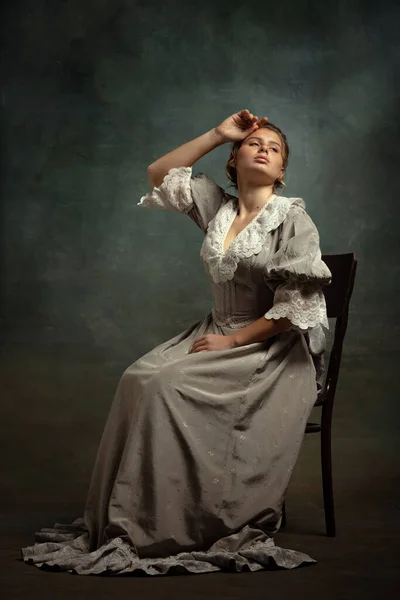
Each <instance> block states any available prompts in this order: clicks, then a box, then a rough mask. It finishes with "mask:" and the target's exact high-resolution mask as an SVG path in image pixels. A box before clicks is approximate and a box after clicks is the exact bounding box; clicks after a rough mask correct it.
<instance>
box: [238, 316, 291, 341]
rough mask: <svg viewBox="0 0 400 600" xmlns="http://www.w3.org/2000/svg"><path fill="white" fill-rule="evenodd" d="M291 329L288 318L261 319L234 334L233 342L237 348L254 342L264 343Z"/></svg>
mask: <svg viewBox="0 0 400 600" xmlns="http://www.w3.org/2000/svg"><path fill="white" fill-rule="evenodd" d="M290 327H291V322H290V321H289V319H287V318H286V317H283V318H281V319H276V320H274V319H266V318H265V317H261V318H260V319H257V321H254V323H251V324H250V325H247V327H242V328H241V329H238V331H236V332H235V333H234V334H232V337H233V342H234V345H235V347H237V346H245V345H246V344H253V343H254V342H263V341H264V340H267V339H268V338H270V337H273V336H274V335H277V334H278V333H281V332H282V331H285V330H287V329H289V328H290Z"/></svg>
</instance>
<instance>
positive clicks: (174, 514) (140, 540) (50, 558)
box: [22, 313, 317, 575]
mask: <svg viewBox="0 0 400 600" xmlns="http://www.w3.org/2000/svg"><path fill="white" fill-rule="evenodd" d="M207 333H214V334H219V335H221V334H224V335H231V334H232V333H234V330H233V329H230V328H224V327H220V326H219V325H217V324H216V323H215V322H214V321H213V318H212V313H210V314H208V315H207V316H206V317H205V318H204V319H203V320H202V321H201V322H199V323H196V324H194V325H192V326H191V327H189V328H188V329H186V330H185V331H183V332H182V333H180V334H179V335H177V336H175V337H173V338H172V339H170V340H168V341H166V342H164V343H162V344H160V345H158V346H157V347H156V348H154V349H152V350H151V351H150V352H148V353H147V354H145V355H143V356H142V357H140V358H139V359H138V360H137V361H135V362H134V363H133V364H132V365H131V366H130V367H128V368H127V369H126V371H125V372H124V373H123V375H122V377H121V379H120V382H119V385H118V388H117V390H116V394H115V398H114V401H113V404H112V406H111V409H110V413H109V416H108V419H107V423H106V425H105V429H104V433H103V436H102V439H101V443H100V447H99V450H98V454H97V458H96V462H95V466H94V470H93V474H92V479H91V484H90V488H89V492H88V497H87V503H86V507H85V512H84V516H83V517H81V518H79V519H77V520H76V521H74V522H73V523H72V524H68V525H63V524H58V523H56V524H55V525H54V527H53V528H45V529H42V530H41V531H40V532H38V533H37V534H36V543H35V545H33V546H30V547H26V548H23V549H22V556H23V559H24V560H25V561H26V562H33V563H34V564H36V565H37V566H39V567H46V566H47V567H57V568H59V569H61V570H68V571H70V572H73V573H78V574H82V575H83V574H100V573H107V574H126V573H132V572H135V571H136V572H141V573H146V574H149V575H162V574H166V573H168V572H170V569H171V568H172V569H173V570H174V571H177V572H185V573H187V572H191V573H205V572H211V571H218V570H228V571H236V572H238V571H243V570H250V571H258V570H261V569H271V568H285V569H292V568H294V567H297V566H299V565H302V564H307V563H315V562H316V561H315V560H314V559H313V558H311V557H310V556H308V555H307V554H304V553H302V552H298V551H294V550H290V549H286V548H280V547H277V546H276V545H275V544H274V541H273V537H272V536H273V534H274V533H276V532H277V531H278V530H279V527H280V524H281V518H282V504H283V499H284V494H285V490H286V488H287V485H288V483H289V481H290V477H291V474H292V471H293V469H294V466H295V463H296V460H297V457H298V454H299V450H300V447H301V443H302V440H303V438H304V430H305V426H306V423H307V419H308V417H309V414H310V412H311V410H312V408H313V406H314V402H315V400H316V397H317V386H316V372H315V368H314V365H313V361H312V358H311V356H310V353H309V350H308V347H307V344H306V341H305V338H304V336H303V335H302V334H301V333H299V332H298V331H293V330H291V331H286V332H284V333H281V334H279V335H278V336H276V337H274V338H271V339H269V340H266V341H264V342H256V343H252V344H248V345H245V346H240V347H238V348H233V349H228V350H222V351H208V352H196V353H189V349H190V348H191V346H192V344H193V342H194V340H195V339H196V338H198V337H199V336H201V335H205V334H207Z"/></svg>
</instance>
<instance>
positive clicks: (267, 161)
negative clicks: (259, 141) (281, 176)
mask: <svg viewBox="0 0 400 600" xmlns="http://www.w3.org/2000/svg"><path fill="white" fill-rule="evenodd" d="M254 160H260V161H262V162H265V163H269V160H268V159H267V158H264V157H263V156H257V158H255V159H254Z"/></svg>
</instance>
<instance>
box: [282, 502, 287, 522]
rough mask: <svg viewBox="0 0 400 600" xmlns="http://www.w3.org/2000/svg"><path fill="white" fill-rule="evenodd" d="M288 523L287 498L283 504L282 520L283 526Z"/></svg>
mask: <svg viewBox="0 0 400 600" xmlns="http://www.w3.org/2000/svg"><path fill="white" fill-rule="evenodd" d="M285 525H286V507H285V500H284V501H283V504H282V521H281V527H285Z"/></svg>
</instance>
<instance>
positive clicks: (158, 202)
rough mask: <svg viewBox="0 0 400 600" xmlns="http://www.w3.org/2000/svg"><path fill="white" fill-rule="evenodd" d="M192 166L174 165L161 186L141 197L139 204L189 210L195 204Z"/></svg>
mask: <svg viewBox="0 0 400 600" xmlns="http://www.w3.org/2000/svg"><path fill="white" fill-rule="evenodd" d="M191 176H192V167H173V168H172V169H170V170H169V171H168V173H167V174H166V175H165V177H164V179H163V182H162V183H161V185H160V186H159V187H157V186H154V187H153V189H152V190H151V192H147V194H146V195H145V196H142V197H141V198H140V201H139V202H138V203H137V205H138V206H151V207H153V208H160V209H166V210H175V211H179V212H187V211H188V210H189V209H190V208H191V207H192V206H193V197H192V190H191V187H190V178H191Z"/></svg>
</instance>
